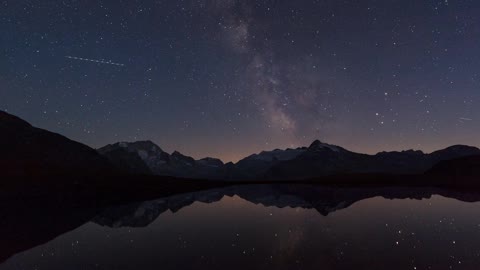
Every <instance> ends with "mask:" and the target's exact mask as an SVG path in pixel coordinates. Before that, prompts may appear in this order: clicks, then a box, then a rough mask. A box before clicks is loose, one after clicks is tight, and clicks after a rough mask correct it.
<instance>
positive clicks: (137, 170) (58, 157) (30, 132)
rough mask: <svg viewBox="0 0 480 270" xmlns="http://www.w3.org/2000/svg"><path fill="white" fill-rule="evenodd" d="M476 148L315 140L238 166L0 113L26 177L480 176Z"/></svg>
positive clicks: (9, 155) (3, 158)
mask: <svg viewBox="0 0 480 270" xmlns="http://www.w3.org/2000/svg"><path fill="white" fill-rule="evenodd" d="M479 160H480V149H478V148H476V147H472V146H465V145H455V146H451V147H448V148H445V149H442V150H438V151H435V152H432V153H423V152H422V151H413V150H408V151H402V152H381V153H378V154H375V155H368V154H361V153H355V152H352V151H349V150H347V149H345V148H342V147H340V146H336V145H331V144H327V143H323V142H320V141H318V140H316V141H314V142H313V143H312V144H311V145H310V146H308V147H300V148H296V149H285V150H281V149H275V150H272V151H263V152H261V153H258V154H252V155H250V156H248V157H246V158H244V159H242V160H240V161H239V162H237V163H231V162H230V163H226V164H225V163H223V162H222V161H221V160H220V159H216V158H210V157H208V158H203V159H200V160H195V159H194V158H192V157H189V156H186V155H183V154H181V153H179V152H177V151H175V152H173V153H172V154H169V153H167V152H165V151H163V150H162V149H161V148H160V147H159V146H157V145H156V144H155V143H153V142H151V141H138V142H118V143H115V144H109V145H107V146H104V147H101V148H99V149H97V150H94V149H92V148H90V147H88V146H86V145H83V144H81V143H78V142H75V141H72V140H70V139H68V138H66V137H63V136H61V135H59V134H56V133H52V132H49V131H46V130H43V129H39V128H36V127H33V126H32V125H30V124H29V123H27V122H26V121H24V120H22V119H20V118H18V117H16V116H13V115H11V114H8V113H6V112H1V111H0V173H1V174H2V175H6V176H28V175H33V176H35V175H95V176H98V175H107V176H108V175H119V174H128V175H153V176H164V177H165V176H170V177H177V178H186V179H209V180H230V181H280V180H308V179H317V178H322V177H331V176H338V175H359V174H367V175H368V174H387V175H421V174H425V175H433V176H435V175H442V176H444V175H449V174H450V175H453V176H458V177H461V176H468V177H476V176H479V175H480V171H479V169H478V168H480V166H478V165H479V163H480V161H479Z"/></svg>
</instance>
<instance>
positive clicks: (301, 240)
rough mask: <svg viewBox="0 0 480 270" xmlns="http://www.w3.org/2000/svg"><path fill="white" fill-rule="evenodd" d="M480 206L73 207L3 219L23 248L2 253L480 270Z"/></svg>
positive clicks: (357, 197)
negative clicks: (24, 219) (57, 212)
mask: <svg viewBox="0 0 480 270" xmlns="http://www.w3.org/2000/svg"><path fill="white" fill-rule="evenodd" d="M479 200H480V195H479V194H478V193H475V192H467V191H452V190H442V189H409V188H375V189H358V188H351V189H346V188H342V189H340V188H324V187H316V186H306V185H298V186H292V185H261V186H239V187H227V188H220V189H214V190H207V191H200V192H193V193H186V194H178V195H174V196H170V197H166V198H159V199H157V200H150V201H147V202H135V203H129V204H125V205H120V206H113V207H107V208H103V209H101V210H98V211H95V213H94V214H92V215H93V217H90V216H89V215H88V214H86V213H93V212H89V211H87V210H84V209H82V208H75V209H74V210H72V212H75V211H78V212H79V214H78V219H77V216H75V215H73V216H68V217H65V218H63V219H62V217H63V216H62V215H65V214H64V213H63V212H62V214H61V215H60V216H59V217H58V219H55V218H52V216H51V215H48V217H47V218H45V220H44V219H42V217H38V218H36V219H35V220H33V221H29V222H30V223H31V224H15V221H11V220H3V221H2V223H3V224H2V226H3V227H2V228H9V230H12V232H13V234H14V235H15V238H14V239H12V238H10V240H8V241H15V239H20V238H22V237H23V238H24V239H22V240H21V241H23V242H22V245H20V244H18V243H14V242H12V243H8V242H7V243H5V242H4V244H3V247H2V252H4V253H6V252H10V253H13V254H9V255H8V256H7V257H8V258H7V257H6V258H5V260H4V261H3V263H1V264H0V270H3V269H70V270H71V269H135V270H139V269H479V268H478V266H479V265H480V203H478V202H477V201H479ZM32 207H33V208H34V206H32ZM79 209H82V211H80V210H79ZM33 211H36V210H35V209H32V212H33ZM32 214H33V213H32ZM59 220H60V221H59ZM66 220H68V222H65V224H64V223H63V222H62V221H66ZM73 220H76V221H78V223H75V222H73ZM16 222H18V223H20V222H19V221H18V220H17V221H16ZM67 224H68V226H67ZM75 224H78V225H75ZM28 226H29V227H28ZM37 226H40V227H41V228H42V229H38V230H36V231H35V234H33V233H31V232H29V233H30V235H35V236H37V235H39V234H40V235H41V234H43V231H46V230H47V229H43V228H48V230H49V231H48V233H47V232H45V234H48V236H47V235H45V237H44V238H41V237H40V236H39V237H40V239H39V240H38V241H33V240H32V241H31V242H29V241H30V240H31V238H33V237H32V236H28V237H27V236H26V235H25V233H23V231H26V230H27V229H25V228H33V229H35V227H37ZM15 228H18V230H16V229H15ZM33 229H32V230H33ZM54 229H55V233H53V232H52V231H50V230H54ZM29 230H30V229H29ZM4 233H6V232H4ZM9 234H10V235H12V233H9ZM19 241H20V240H19ZM10 244H11V245H13V246H15V245H17V244H18V248H15V249H13V248H12V249H11V250H9V248H10V247H9V246H11V245H10ZM29 245H31V246H29ZM6 250H7V251H6ZM12 250H14V251H12Z"/></svg>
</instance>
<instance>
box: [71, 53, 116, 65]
mask: <svg viewBox="0 0 480 270" xmlns="http://www.w3.org/2000/svg"><path fill="white" fill-rule="evenodd" d="M65 58H68V59H74V60H80V61H88V62H94V63H99V64H107V65H114V66H120V67H123V66H125V65H124V64H119V63H114V62H112V61H103V60H95V59H87V58H81V57H75V56H68V55H67V56H65Z"/></svg>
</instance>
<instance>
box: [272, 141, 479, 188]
mask: <svg viewBox="0 0 480 270" xmlns="http://www.w3.org/2000/svg"><path fill="white" fill-rule="evenodd" d="M471 155H480V149H478V148H476V147H471V146H464V145H456V146H451V147H448V148H446V149H443V150H439V151H435V152H433V153H430V154H425V153H423V152H421V151H413V150H409V151H403V152H381V153H378V154H376V155H366V154H359V153H354V152H351V151H348V150H346V149H344V148H341V147H338V146H331V145H328V144H324V143H321V142H320V141H315V142H313V143H312V144H311V145H310V147H309V148H307V149H306V150H305V152H304V153H302V154H300V155H298V156H296V157H295V158H293V159H290V160H286V161H282V162H278V163H276V164H274V165H273V166H272V167H271V168H270V169H269V170H268V172H267V174H266V175H265V178H267V179H309V178H317V177H322V176H328V175H336V174H359V173H362V174H365V173H385V174H422V173H424V172H426V171H427V170H428V169H430V168H431V167H432V166H433V165H435V164H436V163H438V162H440V161H443V160H449V159H455V158H460V157H465V156H471Z"/></svg>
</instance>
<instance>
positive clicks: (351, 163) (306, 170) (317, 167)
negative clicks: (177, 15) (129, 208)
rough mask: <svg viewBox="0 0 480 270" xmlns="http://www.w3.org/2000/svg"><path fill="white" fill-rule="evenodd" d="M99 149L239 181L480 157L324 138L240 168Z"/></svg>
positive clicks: (151, 166) (115, 157) (404, 168)
mask: <svg viewBox="0 0 480 270" xmlns="http://www.w3.org/2000/svg"><path fill="white" fill-rule="evenodd" d="M98 151H99V153H101V154H103V155H105V156H106V157H108V159H109V160H110V161H111V162H112V163H114V164H117V166H119V167H125V166H127V167H129V168H130V169H129V171H131V172H137V173H149V172H151V173H153V174H156V175H168V176H176V177H185V178H196V179H222V180H236V181H241V180H250V181H253V180H295V179H310V178H317V177H323V176H329V175H337V174H357V173H390V174H420V173H423V172H425V171H427V170H428V169H430V168H431V167H432V166H434V165H435V164H436V163H438V162H440V161H442V160H449V159H454V158H459V157H465V156H471V155H480V150H479V149H478V148H476V147H470V146H462V145H456V146H451V147H448V148H446V149H442V150H439V151H435V152H433V153H430V154H425V153H423V152H421V151H414V150H408V151H402V152H395V151H394V152H381V153H378V154H375V155H367V154H360V153H355V152H352V151H349V150H347V149H345V148H342V147H340V146H336V145H332V144H327V143H323V142H321V141H319V140H316V141H314V142H313V143H312V144H311V145H310V146H309V147H299V148H296V149H290V148H289V149H285V150H281V149H275V150H272V151H263V152H260V153H258V154H252V155H250V156H248V157H246V158H244V159H242V160H240V161H239V162H237V163H236V164H233V163H228V164H224V163H223V162H222V161H221V160H219V159H215V158H204V159H200V160H195V159H193V158H192V157H189V156H185V155H183V154H181V153H179V152H176V151H175V152H173V153H172V154H171V155H170V154H168V153H166V152H164V151H163V150H162V149H161V148H160V147H158V146H157V145H155V144H154V143H153V142H151V141H144V142H133V143H125V142H124V143H116V144H114V145H107V146H105V147H102V148H100V149H99V150H98ZM139 160H140V161H143V162H138V161H139ZM140 163H143V164H144V166H142V165H141V164H140ZM129 164H130V166H129Z"/></svg>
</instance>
